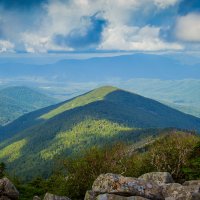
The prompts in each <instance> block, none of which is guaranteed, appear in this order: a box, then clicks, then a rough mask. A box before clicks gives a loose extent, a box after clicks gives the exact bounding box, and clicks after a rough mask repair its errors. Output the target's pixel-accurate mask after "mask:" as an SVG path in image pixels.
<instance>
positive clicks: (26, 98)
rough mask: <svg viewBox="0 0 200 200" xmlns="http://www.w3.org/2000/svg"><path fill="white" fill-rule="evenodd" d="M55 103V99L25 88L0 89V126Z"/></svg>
mask: <svg viewBox="0 0 200 200" xmlns="http://www.w3.org/2000/svg"><path fill="white" fill-rule="evenodd" d="M55 103H56V100H55V99H53V98H51V97H48V96H46V95H44V94H42V93H40V92H37V91H35V90H32V89H30V88H27V87H17V86H16V87H7V88H4V89H0V125H5V124H8V123H10V122H11V121H13V120H15V119H17V118H18V117H20V116H21V115H23V114H25V113H28V112H31V111H34V110H37V109H40V108H43V107H46V106H49V105H51V104H55Z"/></svg>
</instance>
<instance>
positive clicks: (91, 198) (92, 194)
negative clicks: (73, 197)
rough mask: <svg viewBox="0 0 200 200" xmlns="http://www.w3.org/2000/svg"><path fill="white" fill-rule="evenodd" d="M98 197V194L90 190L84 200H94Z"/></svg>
mask: <svg viewBox="0 0 200 200" xmlns="http://www.w3.org/2000/svg"><path fill="white" fill-rule="evenodd" d="M97 196H98V193H96V192H93V191H92V190H88V191H87V192H86V194H85V198H84V200H94V199H96V197H97Z"/></svg>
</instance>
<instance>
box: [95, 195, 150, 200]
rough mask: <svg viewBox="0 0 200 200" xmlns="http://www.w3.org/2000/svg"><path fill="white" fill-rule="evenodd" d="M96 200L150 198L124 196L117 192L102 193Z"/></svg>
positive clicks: (138, 199)
mask: <svg viewBox="0 0 200 200" xmlns="http://www.w3.org/2000/svg"><path fill="white" fill-rule="evenodd" d="M96 200H148V199H146V198H143V197H138V196H131V197H123V196H119V195H115V194H101V195H99V196H98V197H97V198H96Z"/></svg>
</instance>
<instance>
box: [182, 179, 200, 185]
mask: <svg viewBox="0 0 200 200" xmlns="http://www.w3.org/2000/svg"><path fill="white" fill-rule="evenodd" d="M183 185H184V186H200V180H194V181H185V182H184V183H183Z"/></svg>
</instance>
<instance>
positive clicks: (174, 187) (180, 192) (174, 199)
mask: <svg viewBox="0 0 200 200" xmlns="http://www.w3.org/2000/svg"><path fill="white" fill-rule="evenodd" d="M162 187H163V196H164V197H165V200H197V199H198V200H199V199H200V193H199V186H183V185H180V184H178V183H171V184H166V185H163V186H162Z"/></svg>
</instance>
